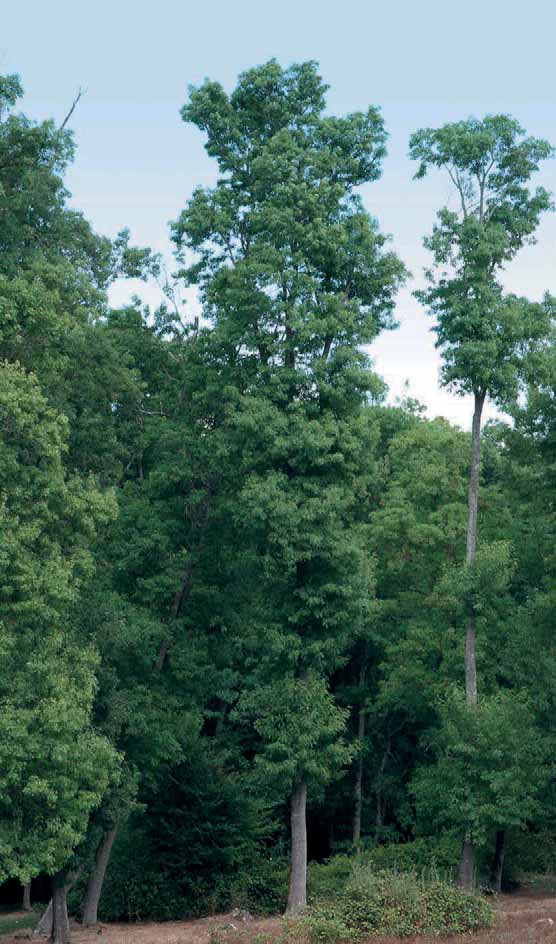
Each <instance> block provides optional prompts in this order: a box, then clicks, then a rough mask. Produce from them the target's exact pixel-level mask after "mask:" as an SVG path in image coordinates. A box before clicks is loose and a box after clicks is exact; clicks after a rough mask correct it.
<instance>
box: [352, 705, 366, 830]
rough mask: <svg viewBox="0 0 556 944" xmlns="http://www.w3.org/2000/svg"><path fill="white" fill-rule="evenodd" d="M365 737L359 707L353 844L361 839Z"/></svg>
mask: <svg viewBox="0 0 556 944" xmlns="http://www.w3.org/2000/svg"><path fill="white" fill-rule="evenodd" d="M364 739H365V709H364V708H360V709H359V718H358V723H357V740H358V742H359V756H358V757H357V763H356V766H355V785H354V788H353V797H354V801H355V802H354V809H353V844H354V845H357V844H358V842H359V840H360V839H361V809H362V807H363V742H364Z"/></svg>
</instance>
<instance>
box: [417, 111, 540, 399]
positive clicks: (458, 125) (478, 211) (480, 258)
mask: <svg viewBox="0 0 556 944" xmlns="http://www.w3.org/2000/svg"><path fill="white" fill-rule="evenodd" d="M552 154H553V151H552V148H551V147H550V145H549V144H548V143H547V142H546V141H541V140H538V139H536V138H529V137H526V136H525V132H524V130H523V128H521V127H520V125H519V124H518V122H516V121H515V120H513V119H512V118H509V117H508V116H506V115H492V116H487V117H486V118H485V119H483V120H482V121H478V120H476V119H473V118H472V119H468V120H467V121H460V122H455V123H453V124H448V125H444V126H443V127H442V128H439V129H436V130H433V129H430V128H427V129H424V130H421V131H417V132H415V134H413V135H412V137H411V141H410V155H411V157H412V158H413V159H414V160H417V161H419V169H418V171H417V174H416V176H417V177H424V176H425V174H426V173H427V172H428V169H429V167H430V166H433V167H437V168H440V169H442V170H445V171H446V172H447V173H448V175H449V177H450V179H451V181H452V183H453V185H454V187H455V189H456V191H457V196H458V200H459V202H460V211H459V212H454V211H452V210H448V209H447V208H444V209H442V210H440V211H439V213H438V223H437V224H436V225H435V227H434V230H433V233H432V235H431V236H430V237H428V238H427V239H426V240H425V245H426V247H427V248H428V249H430V250H431V252H432V253H433V256H434V269H432V270H430V271H429V272H428V273H427V274H428V277H429V282H430V287H429V288H428V289H426V290H424V291H422V292H418V293H417V295H418V297H419V298H420V300H421V301H422V302H423V303H424V304H425V305H426V306H427V308H428V309H429V311H430V312H431V313H432V314H433V315H435V317H436V319H437V323H436V327H435V331H436V334H437V344H438V346H439V347H440V348H441V349H442V352H443V356H444V367H443V377H444V382H445V383H446V384H449V385H450V386H452V387H454V389H455V390H456V391H458V392H461V393H468V392H478V391H483V392H485V391H488V392H489V394H490V396H491V397H493V398H494V399H495V400H497V401H498V402H500V403H502V404H504V403H506V402H514V401H515V400H516V398H517V393H518V390H519V383H520V378H521V377H522V375H523V367H524V363H523V354H524V351H526V350H527V349H531V348H534V347H535V346H536V345H539V342H540V344H541V346H542V341H543V339H544V338H546V335H547V333H548V329H549V324H550V320H551V318H552V317H553V302H552V300H551V299H550V298H547V299H546V300H545V302H544V303H543V304H534V303H531V302H528V301H527V300H526V299H524V298H518V297H516V296H515V295H504V293H503V291H502V287H501V285H500V283H499V282H498V281H497V276H498V274H499V273H500V271H501V269H502V267H503V265H504V264H505V263H506V262H508V261H509V260H510V259H513V257H514V256H515V255H516V253H517V252H518V251H519V249H521V248H522V246H524V245H525V244H526V243H528V242H531V241H533V234H534V232H535V230H536V228H537V226H538V224H539V220H540V216H541V214H542V213H543V212H545V211H546V210H548V209H550V207H551V205H552V204H551V198H550V195H549V194H548V193H547V191H546V190H544V189H543V188H542V187H538V188H537V189H536V190H534V191H532V190H531V189H530V188H529V181H530V178H531V177H532V175H533V174H534V173H535V171H537V170H538V168H539V164H540V163H541V161H543V160H546V159H547V158H549V157H551V156H552Z"/></svg>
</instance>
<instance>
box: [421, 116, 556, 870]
mask: <svg viewBox="0 0 556 944" xmlns="http://www.w3.org/2000/svg"><path fill="white" fill-rule="evenodd" d="M551 154H552V149H551V147H550V145H549V144H548V143H547V142H546V141H542V140H538V139H536V138H530V137H526V135H525V132H524V130H523V128H521V127H520V125H519V124H518V123H517V122H516V121H515V120H513V119H512V118H510V117H508V116H506V115H495V116H488V117H486V118H485V119H483V120H482V121H478V120H475V119H469V120H467V121H461V122H456V123H453V124H448V125H444V126H443V127H442V128H439V129H436V130H433V129H424V130H421V131H417V132H416V133H415V134H413V135H412V137H411V141H410V155H411V157H412V158H413V159H414V160H417V161H419V168H418V170H417V174H416V177H418V178H419V177H424V176H425V175H426V173H427V172H428V170H429V168H430V167H436V168H439V169H441V170H443V171H445V172H446V173H447V174H448V176H449V178H450V180H451V181H452V183H453V185H454V187H455V190H456V194H457V198H458V202H459V208H458V210H457V211H455V210H449V209H448V208H443V209H441V210H440V211H439V213H438V222H437V223H436V225H435V227H434V230H433V233H432V235H431V236H429V237H427V238H426V239H425V246H426V247H427V248H428V249H429V250H430V251H431V252H432V254H433V260H434V262H433V267H432V269H431V270H430V271H429V272H427V277H428V281H429V286H428V288H426V289H425V290H423V291H421V292H418V293H417V295H418V297H419V298H420V300H421V301H422V302H423V303H424V304H425V305H426V306H427V308H428V309H429V311H430V312H431V313H432V314H433V316H434V317H435V318H436V324H435V331H436V335H437V346H438V347H440V349H441V350H442V353H443V357H444V367H443V381H444V383H445V384H446V385H448V386H450V387H451V388H452V389H454V390H455V391H456V392H457V393H460V394H468V393H471V394H472V396H473V402H474V409H473V422H472V431H471V461H470V469H469V490H468V518H467V541H466V562H467V566H468V567H470V568H471V567H472V566H473V562H474V559H475V554H476V548H477V516H478V502H479V477H480V444H481V419H482V412H483V407H484V403H485V399H486V397H487V395H488V396H490V397H491V399H492V400H493V401H494V402H496V403H498V404H499V405H501V406H503V405H504V404H506V403H507V402H508V401H511V400H515V399H516V397H517V393H518V390H519V385H520V378H521V376H522V370H523V354H524V351H525V350H526V349H527V348H529V347H531V346H532V345H534V344H535V343H536V342H538V341H542V339H544V338H545V337H546V334H547V329H548V314H549V311H548V310H549V308H550V303H549V302H547V303H546V304H533V303H530V302H529V301H527V300H526V299H524V298H518V297H516V296H515V295H508V294H504V292H503V289H502V285H501V282H500V278H501V273H502V269H503V267H504V265H505V264H507V263H508V262H509V261H510V260H511V259H513V258H514V257H515V255H516V254H517V252H518V251H519V250H520V249H521V248H522V246H523V245H525V244H526V243H528V242H531V241H532V240H533V238H534V233H535V230H536V228H537V226H538V223H539V219H540V216H541V214H542V213H543V212H544V211H546V210H548V209H549V208H550V206H551V200H550V197H549V194H548V193H547V191H546V190H544V189H543V188H537V189H535V190H532V189H531V188H530V179H531V177H532V175H533V173H534V172H535V171H536V170H538V167H539V164H540V162H541V161H542V160H545V159H546V158H548V157H550V156H551ZM475 648H476V618H475V613H474V611H473V608H471V609H470V612H469V614H468V618H467V627H466V636H465V691H466V696H467V701H468V703H469V704H471V705H473V704H476V702H477V665H476V652H475ZM460 881H461V883H462V884H463V885H464V886H470V885H472V884H473V882H474V846H473V837H472V832H471V829H470V828H469V830H468V831H467V834H466V837H465V839H464V842H463V849H462V860H461V873H460Z"/></svg>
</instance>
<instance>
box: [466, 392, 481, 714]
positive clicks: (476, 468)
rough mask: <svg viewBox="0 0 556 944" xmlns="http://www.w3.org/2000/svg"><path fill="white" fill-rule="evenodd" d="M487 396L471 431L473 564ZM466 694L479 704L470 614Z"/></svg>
mask: <svg viewBox="0 0 556 944" xmlns="http://www.w3.org/2000/svg"><path fill="white" fill-rule="evenodd" d="M484 402H485V394H484V393H476V394H475V409H474V411H473V425H472V428H471V468H470V470H469V492H468V499H467V550H466V555H465V559H466V562H467V564H472V563H473V561H474V560H475V554H476V552H477V512H478V507H479V474H480V469H481V417H482V412H483V405H484ZM465 693H466V696H467V701H468V704H470V705H476V704H477V663H476V656H475V616H474V614H473V613H471V614H470V615H469V619H468V622H467V633H466V637H465Z"/></svg>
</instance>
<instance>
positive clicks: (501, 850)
mask: <svg viewBox="0 0 556 944" xmlns="http://www.w3.org/2000/svg"><path fill="white" fill-rule="evenodd" d="M505 856H506V830H505V829H498V830H496V847H495V849H494V859H493V861H492V869H491V871H490V885H491V888H492V889H493V891H495V892H501V891H502V875H503V872H504V859H505Z"/></svg>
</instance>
